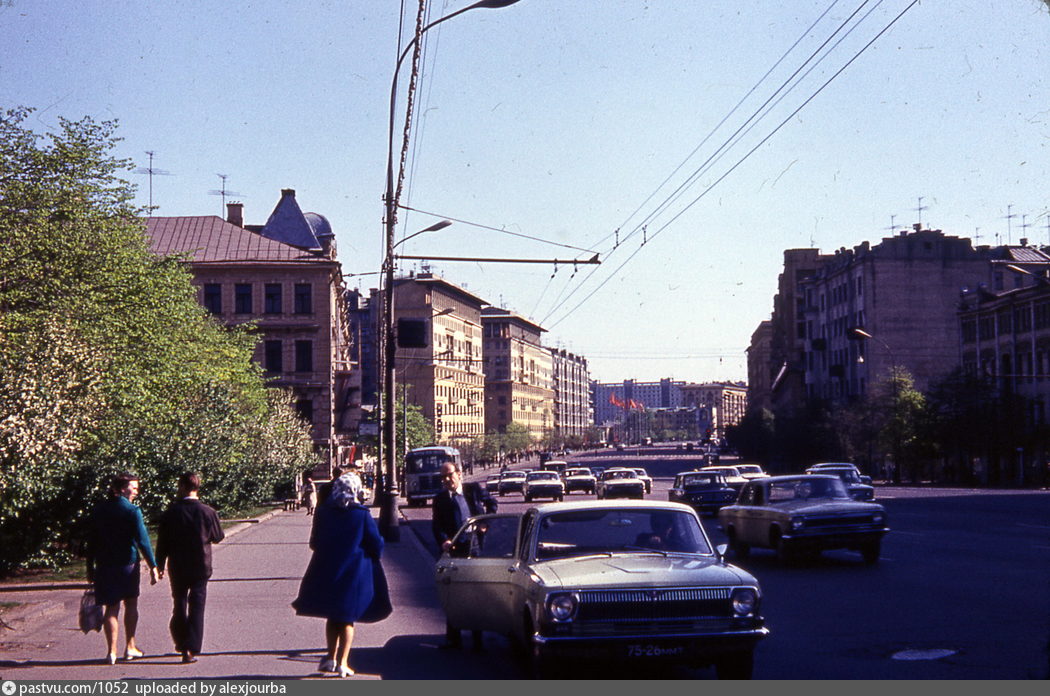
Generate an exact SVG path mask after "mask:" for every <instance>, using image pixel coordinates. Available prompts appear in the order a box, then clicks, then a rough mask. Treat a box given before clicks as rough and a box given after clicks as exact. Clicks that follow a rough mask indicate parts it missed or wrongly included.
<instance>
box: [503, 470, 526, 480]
mask: <svg viewBox="0 0 1050 696" xmlns="http://www.w3.org/2000/svg"><path fill="white" fill-rule="evenodd" d="M523 478H525V474H523V473H522V472H520V471H515V472H508V473H506V474H503V479H504V480H507V479H523Z"/></svg>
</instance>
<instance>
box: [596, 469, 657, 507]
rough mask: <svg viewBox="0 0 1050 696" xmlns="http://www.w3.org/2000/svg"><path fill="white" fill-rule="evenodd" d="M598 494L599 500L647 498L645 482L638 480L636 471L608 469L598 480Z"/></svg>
mask: <svg viewBox="0 0 1050 696" xmlns="http://www.w3.org/2000/svg"><path fill="white" fill-rule="evenodd" d="M597 494H598V499H599V500H605V499H606V498H638V499H639V500H641V499H642V498H644V497H645V481H642V480H641V479H640V478H638V474H636V473H635V472H634V469H606V470H605V471H603V472H602V477H601V478H600V479H598V485H597Z"/></svg>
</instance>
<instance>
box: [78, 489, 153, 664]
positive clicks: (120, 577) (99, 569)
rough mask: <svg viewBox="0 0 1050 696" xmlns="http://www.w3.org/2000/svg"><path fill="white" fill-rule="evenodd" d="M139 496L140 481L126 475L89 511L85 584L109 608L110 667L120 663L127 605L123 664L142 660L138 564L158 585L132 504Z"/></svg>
mask: <svg viewBox="0 0 1050 696" xmlns="http://www.w3.org/2000/svg"><path fill="white" fill-rule="evenodd" d="M138 494H139V477H138V476H136V475H135V474H130V473H124V474H118V475H116V476H114V477H113V479H112V480H111V481H110V485H109V497H108V499H107V500H105V501H104V502H101V503H99V504H98V505H96V506H95V507H94V508H93V509H92V511H91V517H90V520H89V523H88V524H89V534H88V546H87V578H88V582H90V583H91V584H92V586H93V588H94V591H95V600H96V601H97V602H98V603H99V604H101V605H103V606H105V607H106V611H105V614H104V618H103V622H102V629H103V633H104V635H105V637H106V657H105V661H106V662H107V663H108V664H111V665H112V664H116V662H117V641H118V638H119V632H120V605H121V604H122V603H123V605H124V640H125V645H124V659H125V660H133V659H135V658H136V657H142V651H141V650H139V648H138V645H136V643H135V630H136V629H137V628H138V623H139V607H138V601H139V558H140V554H141V557H142V558H145V559H146V563H147V564H148V565H149V579H150V584H151V585H156V584H157V579H158V572H157V561H156V559H155V558H154V556H153V547H152V546H151V545H150V541H149V534H147V533H146V524H145V522H143V519H142V511H141V510H139V508H138V507H137V506H135V505H133V504H132V503H133V502H134V501H135V498H137V497H138Z"/></svg>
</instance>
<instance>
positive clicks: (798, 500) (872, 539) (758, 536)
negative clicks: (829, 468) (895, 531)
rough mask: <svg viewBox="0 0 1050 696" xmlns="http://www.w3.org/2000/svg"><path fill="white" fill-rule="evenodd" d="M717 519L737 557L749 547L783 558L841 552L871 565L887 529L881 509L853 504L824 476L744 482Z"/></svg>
mask: <svg viewBox="0 0 1050 696" xmlns="http://www.w3.org/2000/svg"><path fill="white" fill-rule="evenodd" d="M718 521H719V524H720V525H721V527H722V529H723V530H724V531H725V533H726V536H727V537H729V547H730V548H731V549H733V551H734V552H735V554H736V557H737V558H738V559H743V558H746V557H747V555H748V553H749V551H750V549H751V547H753V546H754V547H763V548H770V549H774V550H776V552H777V553H778V554H779V555H780V557H781V558H782V559H784V560H789V559H791V558H793V557H795V556H796V555H798V554H800V553H811V554H812V553H820V552H821V551H825V550H828V549H843V548H845V549H852V550H854V551H860V553H861V555H862V556H863V557H864V561H865V563H868V564H873V563H877V562H878V560H879V553H880V551H881V548H882V537H883V536H884V535H885V534H886V532H888V531H889V527H888V526H887V516H886V510H885V509H884V508H883V507H882V506H881V505H879V504H878V503H862V502H859V501H856V500H853V499H852V498H850V496H849V493H848V492H847V491H846V486H845V484H844V483H842V480H841V479H839V478H838V477H835V476H828V475H824V474H801V475H796V476H771V477H769V478H764V479H756V480H754V481H749V482H748V483H747V485H745V486H744V489H743V490H742V491H741V493H740V497H739V498H738V499H737V502H736V504H735V505H729V506H726V507H724V508H722V509H721V510H719V511H718Z"/></svg>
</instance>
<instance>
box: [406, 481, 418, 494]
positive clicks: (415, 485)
mask: <svg viewBox="0 0 1050 696" xmlns="http://www.w3.org/2000/svg"><path fill="white" fill-rule="evenodd" d="M408 490H410V491H418V490H419V479H409V480H408Z"/></svg>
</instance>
